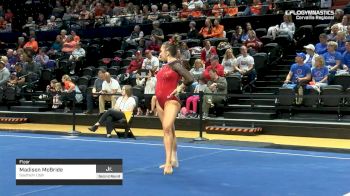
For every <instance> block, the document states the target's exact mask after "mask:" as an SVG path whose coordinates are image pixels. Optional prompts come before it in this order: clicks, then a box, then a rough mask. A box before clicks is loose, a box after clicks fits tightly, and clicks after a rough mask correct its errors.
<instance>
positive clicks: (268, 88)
mask: <svg viewBox="0 0 350 196" xmlns="http://www.w3.org/2000/svg"><path fill="white" fill-rule="evenodd" d="M278 88H279V87H278V86H275V87H271V86H265V87H256V88H255V92H261V93H275V92H277V91H278Z"/></svg>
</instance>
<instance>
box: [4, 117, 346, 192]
mask: <svg viewBox="0 0 350 196" xmlns="http://www.w3.org/2000/svg"><path fill="white" fill-rule="evenodd" d="M0 129H1V130H2V131H0V154H1V161H0V168H1V170H0V178H1V183H0V192H1V193H5V194H4V195H45V196H46V195H78V194H84V195H101V194H103V195H269V196H270V195H345V194H347V193H349V192H350V188H349V186H348V185H349V183H348V182H349V181H350V176H349V175H348V174H347V171H348V169H349V166H350V142H349V141H347V140H340V139H325V138H323V139H319V138H304V137H303V138H300V137H285V136H268V135H260V136H232V135H209V134H205V135H204V137H206V138H208V139H210V140H209V141H205V142H200V143H193V142H192V138H195V137H197V136H198V133H196V132H189V131H178V132H177V135H178V137H179V138H180V139H179V160H180V167H179V168H177V169H175V170H174V174H173V175H170V176H163V174H162V170H161V169H159V168H158V166H159V164H160V163H162V161H163V158H164V157H163V154H164V150H163V145H162V142H161V141H162V140H161V138H160V137H159V136H162V132H161V130H142V129H133V132H134V134H135V135H136V136H137V140H130V139H128V140H125V139H117V138H112V139H107V138H103V137H93V136H102V135H99V134H103V135H104V131H105V130H104V129H103V128H102V129H100V130H99V131H98V132H97V133H94V134H93V135H92V134H91V135H82V136H78V137H71V136H67V135H66V134H65V133H66V132H67V131H69V130H70V129H71V127H70V126H64V125H38V124H30V123H28V124H23V125H18V124H17V125H14V124H13V125H5V124H1V125H0ZM77 130H79V131H82V132H84V133H88V131H87V126H78V127H77ZM24 157H29V158H121V159H123V171H124V182H123V185H122V186H16V181H15V159H16V158H24ZM1 195H3V194H1Z"/></svg>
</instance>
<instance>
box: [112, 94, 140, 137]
mask: <svg viewBox="0 0 350 196" xmlns="http://www.w3.org/2000/svg"><path fill="white" fill-rule="evenodd" d="M133 98H134V99H135V102H136V106H135V108H134V111H125V112H124V115H125V119H121V120H119V121H117V122H116V123H115V124H114V129H113V130H114V131H115V132H116V134H117V135H118V137H119V138H125V139H126V138H133V139H136V137H135V136H134V134H133V133H132V131H131V123H132V121H133V118H134V112H135V110H136V111H137V107H138V105H139V99H138V97H136V96H133ZM117 128H120V129H124V132H118V131H117V130H116V129H117Z"/></svg>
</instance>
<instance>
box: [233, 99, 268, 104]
mask: <svg viewBox="0 0 350 196" xmlns="http://www.w3.org/2000/svg"><path fill="white" fill-rule="evenodd" d="M251 102H254V104H256V105H275V99H253V100H251V99H239V100H238V103H239V104H241V105H250V104H251Z"/></svg>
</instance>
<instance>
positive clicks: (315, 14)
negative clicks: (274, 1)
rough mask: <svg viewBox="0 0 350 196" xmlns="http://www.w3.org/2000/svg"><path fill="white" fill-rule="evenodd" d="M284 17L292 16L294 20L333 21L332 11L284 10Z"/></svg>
mask: <svg viewBox="0 0 350 196" xmlns="http://www.w3.org/2000/svg"><path fill="white" fill-rule="evenodd" d="M285 14H286V15H294V16H295V19H296V20H333V19H334V10H286V11H285Z"/></svg>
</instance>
